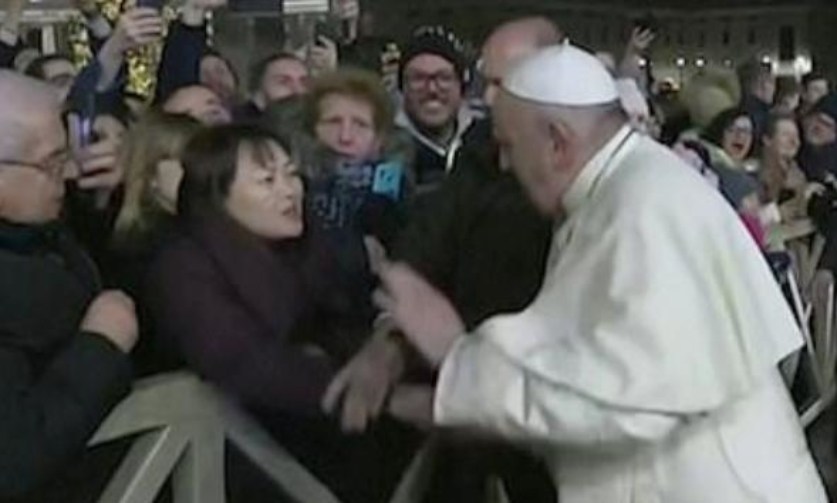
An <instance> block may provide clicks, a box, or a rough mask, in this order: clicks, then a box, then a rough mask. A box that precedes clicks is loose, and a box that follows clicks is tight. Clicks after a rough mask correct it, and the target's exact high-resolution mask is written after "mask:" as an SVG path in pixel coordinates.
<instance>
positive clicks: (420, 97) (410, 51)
mask: <svg viewBox="0 0 837 503" xmlns="http://www.w3.org/2000/svg"><path fill="white" fill-rule="evenodd" d="M399 78H400V84H401V91H402V92H403V94H404V101H403V106H402V109H401V111H400V112H399V113H398V115H397V117H396V124H397V125H398V126H399V127H402V128H404V129H405V130H407V131H408V132H409V133H410V135H411V136H412V138H413V140H414V142H415V145H416V162H415V168H416V176H417V178H418V180H417V182H418V185H419V187H432V186H433V185H436V184H437V183H438V182H439V181H440V180H441V179H442V178H443V177H444V175H445V174H446V173H447V172H448V171H449V170H450V168H451V166H452V164H453V158H454V155H455V154H456V151H457V149H458V148H459V146H460V145H461V143H462V136H463V135H464V134H465V133H466V132H467V131H468V129H469V128H470V127H471V125H472V124H473V122H474V120H475V119H477V118H479V115H480V114H478V113H477V112H476V111H474V110H471V109H470V108H468V106H467V103H466V101H465V99H464V90H465V86H466V85H467V84H468V63H467V58H466V57H465V54H464V51H463V47H462V42H460V40H459V39H458V38H457V37H456V35H454V34H453V33H452V32H450V31H448V30H447V29H445V28H443V27H440V26H431V27H422V28H419V29H418V30H416V32H415V33H414V34H413V38H412V39H410V41H408V42H407V44H406V46H405V47H404V51H403V52H402V58H401V68H400V72H399Z"/></svg>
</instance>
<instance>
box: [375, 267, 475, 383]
mask: <svg viewBox="0 0 837 503" xmlns="http://www.w3.org/2000/svg"><path fill="white" fill-rule="evenodd" d="M379 276H380V278H381V281H382V283H383V286H384V290H382V291H379V292H377V293H376V294H375V302H376V303H377V304H378V307H380V308H381V309H382V310H384V311H385V312H388V313H389V314H390V315H391V316H392V318H393V320H394V321H395V324H396V325H397V326H398V327H399V328H400V329H401V331H402V332H403V333H404V335H405V336H406V337H407V339H408V340H409V341H410V342H411V343H412V344H413V345H414V346H415V347H416V348H417V349H418V350H419V351H420V352H421V353H422V354H423V355H424V357H425V358H427V360H428V361H429V362H430V363H431V364H432V365H433V366H434V367H437V366H439V365H441V363H442V361H443V360H444V359H445V356H446V355H447V354H448V352H449V351H450V349H451V347H452V346H453V344H454V342H456V339H458V338H459V337H460V336H461V335H463V334H464V333H465V325H464V323H462V319H461V318H460V317H459V314H457V312H456V309H454V307H453V305H451V303H450V301H448V300H447V299H446V298H445V296H444V295H442V294H441V293H440V292H439V291H438V290H436V289H435V288H433V287H432V286H431V285H430V284H429V283H428V282H427V281H426V280H425V279H424V278H422V277H421V276H420V275H419V274H418V273H416V272H415V271H414V270H412V269H411V268H410V267H409V266H407V265H404V264H386V265H384V266H383V267H382V268H381V271H380V272H379Z"/></svg>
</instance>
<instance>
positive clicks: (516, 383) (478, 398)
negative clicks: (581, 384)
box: [434, 335, 686, 449]
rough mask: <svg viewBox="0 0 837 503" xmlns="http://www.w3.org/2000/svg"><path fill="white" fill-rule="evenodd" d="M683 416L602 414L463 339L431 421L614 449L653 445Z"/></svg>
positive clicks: (590, 402)
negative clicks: (633, 445) (636, 444)
mask: <svg viewBox="0 0 837 503" xmlns="http://www.w3.org/2000/svg"><path fill="white" fill-rule="evenodd" d="M685 420H686V416H677V415H670V414H661V413H655V412H650V411H641V410H627V409H621V408H618V407H614V406H609V405H607V404H605V403H602V402H600V401H596V400H594V399H592V398H589V397H587V396H585V395H584V394H583V393H582V392H581V391H580V390H573V389H570V388H569V387H567V386H565V385H561V384H556V383H552V382H549V381H547V380H546V379H543V378H541V377H539V376H537V375H534V374H532V373H531V372H529V371H528V370H527V369H526V368H525V367H522V366H520V365H518V364H517V363H515V362H513V361H512V360H511V359H509V358H508V357H507V356H506V355H504V354H503V352H502V350H501V349H500V348H498V347H497V346H496V345H494V344H492V343H491V342H490V341H489V340H486V339H485V338H482V337H479V336H478V335H469V336H465V337H463V338H462V339H461V340H460V341H459V342H458V343H457V345H456V346H455V347H454V349H453V350H452V351H451V353H450V354H449V355H448V357H447V359H446V360H445V363H444V365H443V367H442V371H441V374H440V376H439V381H438V383H437V389H436V398H435V404H434V421H435V422H436V423H438V424H440V425H443V426H456V427H465V428H474V429H479V430H482V431H484V432H486V433H489V434H494V435H501V436H505V437H509V438H513V439H517V440H521V441H535V442H547V443H553V444H565V445H578V446H584V447H587V448H605V449H609V448H618V447H620V446H621V445H625V444H634V443H642V442H655V441H658V440H660V439H662V438H664V437H666V436H667V435H669V434H670V433H671V432H672V430H674V429H675V428H676V427H677V426H678V425H680V424H682V423H684V422H685Z"/></svg>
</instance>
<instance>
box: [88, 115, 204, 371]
mask: <svg viewBox="0 0 837 503" xmlns="http://www.w3.org/2000/svg"><path fill="white" fill-rule="evenodd" d="M200 129H201V126H200V124H198V123H197V122H196V121H195V120H193V119H191V118H189V117H187V116H185V115H171V114H166V113H163V112H159V111H156V110H151V111H149V112H147V113H146V114H145V115H144V116H143V117H142V118H141V119H140V120H139V122H138V123H137V124H136V125H135V126H134V127H133V128H132V129H131V131H130V133H129V134H128V136H127V138H126V140H125V144H124V148H123V150H122V152H121V155H120V162H121V163H122V167H123V168H124V169H125V181H124V188H123V199H122V206H121V207H120V209H119V212H118V214H117V217H116V224H115V228H114V231H113V236H112V238H111V243H110V246H109V251H108V253H107V254H106V255H105V258H104V260H102V263H101V264H100V266H101V269H102V272H103V273H104V276H105V280H106V281H107V283H109V284H110V285H111V286H113V287H115V288H119V289H122V290H124V291H126V292H128V293H129V294H130V295H131V297H132V298H133V299H134V300H135V302H136V303H137V310H138V313H139V316H140V326H141V327H142V331H143V334H142V338H141V339H140V344H139V345H138V347H137V349H136V351H135V352H134V360H135V363H136V366H137V368H138V369H139V372H140V373H141V374H150V373H155V372H159V371H163V370H169V369H171V368H172V367H175V366H177V365H178V364H179V360H178V359H177V358H175V356H174V351H173V349H172V348H171V347H168V346H165V345H163V344H161V343H160V341H159V339H158V337H157V333H156V332H157V331H156V329H155V327H154V326H153V323H151V320H150V317H149V316H148V311H147V302H146V298H145V296H144V291H143V283H144V281H145V279H146V275H147V272H148V268H149V266H150V264H151V262H152V260H153V258H154V256H155V255H156V253H157V251H158V250H159V249H160V247H161V246H162V244H163V243H165V242H166V241H167V240H168V239H169V237H170V236H171V235H172V233H173V229H174V227H175V218H174V215H175V212H176V209H177V194H178V188H179V185H180V180H181V178H182V177H183V168H182V167H181V165H180V156H181V154H182V152H183V148H184V147H185V145H186V143H187V142H188V141H189V139H190V138H191V137H192V136H194V135H195V133H197V132H198V131H200Z"/></svg>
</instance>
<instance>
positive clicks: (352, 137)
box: [315, 94, 381, 163]
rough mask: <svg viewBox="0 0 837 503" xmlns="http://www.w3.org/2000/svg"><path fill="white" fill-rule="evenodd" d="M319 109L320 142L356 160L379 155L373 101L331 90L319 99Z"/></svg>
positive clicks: (349, 158) (360, 161)
mask: <svg viewBox="0 0 837 503" xmlns="http://www.w3.org/2000/svg"><path fill="white" fill-rule="evenodd" d="M319 112H320V117H319V120H318V121H317V124H316V126H315V132H316V134H317V139H318V140H320V142H321V143H323V144H324V145H326V146H327V147H329V148H330V149H331V150H333V151H334V152H336V153H337V154H339V155H340V156H341V157H343V158H345V159H346V160H349V161H353V162H358V163H362V162H367V161H369V160H372V159H374V158H375V157H377V156H378V154H379V153H380V149H381V142H380V140H379V138H378V133H377V131H376V129H375V116H374V113H373V109H372V105H370V104H369V103H367V102H365V101H362V100H359V99H356V98H353V97H351V96H344V95H342V94H329V95H326V96H324V97H323V98H322V99H321V100H320V106H319Z"/></svg>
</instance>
